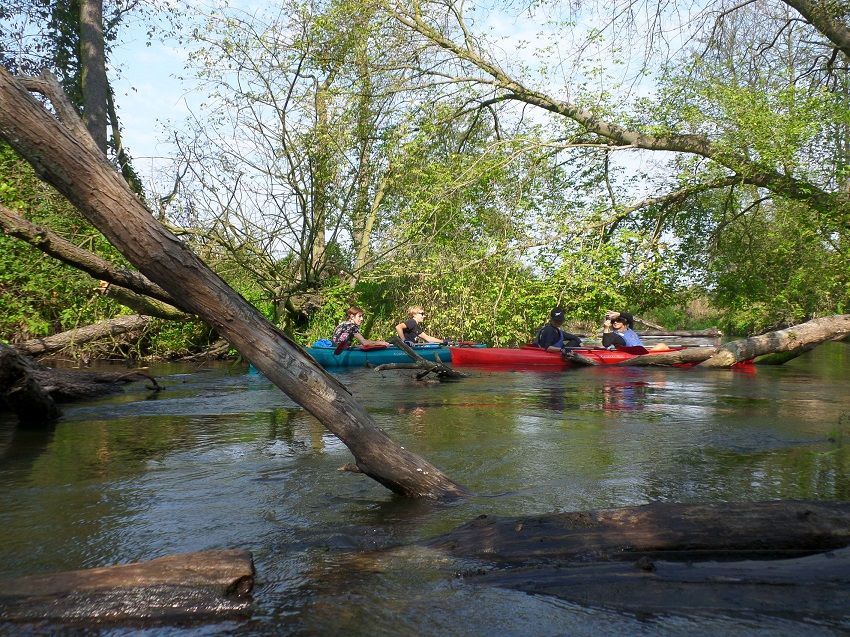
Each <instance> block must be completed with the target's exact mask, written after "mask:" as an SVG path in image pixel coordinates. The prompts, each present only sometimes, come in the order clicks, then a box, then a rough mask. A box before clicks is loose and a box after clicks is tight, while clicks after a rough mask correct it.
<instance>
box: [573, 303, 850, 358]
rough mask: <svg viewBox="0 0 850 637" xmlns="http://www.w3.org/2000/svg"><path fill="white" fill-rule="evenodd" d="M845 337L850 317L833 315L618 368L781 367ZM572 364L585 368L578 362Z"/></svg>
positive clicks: (664, 354) (673, 352)
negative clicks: (754, 362)
mask: <svg viewBox="0 0 850 637" xmlns="http://www.w3.org/2000/svg"><path fill="white" fill-rule="evenodd" d="M848 333H850V314H836V315H834V316H825V317H823V318H818V319H812V320H811V321H808V322H806V323H801V324H800V325H795V326H793V327H789V328H787V329H784V330H777V331H774V332H768V333H767V334H761V335H759V336H752V337H750V338H742V339H738V340H736V341H731V342H729V343H726V344H725V345H723V346H721V347H689V348H685V349H679V350H672V351H669V352H663V353H655V352H654V353H651V354H644V355H643V356H636V357H634V358H630V359H628V360H625V361H622V362H620V363H617V365H621V366H635V365H637V366H646V365H655V366H671V365H698V366H700V367H703V368H717V367H733V366H735V365H738V364H739V363H744V362H745V361H752V360H753V359H758V358H759V357H765V356H766V355H772V356H771V358H767V359H766V360H765V359H762V361H763V363H764V364H771V363H772V364H782V363H783V362H786V361H788V360H791V359H792V358H795V357H796V356H799V355H800V354H802V353H804V352H807V351H809V350H811V349H813V348H815V347H816V346H818V345H820V344H821V343H824V342H826V341H830V340H837V339H840V338H843V337H844V336H845V335H847V334H848ZM566 357H567V355H566V354H565V358H566ZM570 360H572V359H570ZM575 362H576V363H577V364H588V363H587V362H584V361H581V360H578V359H577V360H576V361H575Z"/></svg>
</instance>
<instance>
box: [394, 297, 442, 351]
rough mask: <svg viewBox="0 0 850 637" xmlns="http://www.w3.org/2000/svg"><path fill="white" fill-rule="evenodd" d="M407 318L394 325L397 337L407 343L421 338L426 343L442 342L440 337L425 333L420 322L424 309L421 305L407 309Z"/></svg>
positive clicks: (422, 318)
mask: <svg viewBox="0 0 850 637" xmlns="http://www.w3.org/2000/svg"><path fill="white" fill-rule="evenodd" d="M407 317H408V318H407V320H406V321H402V322H401V323H399V324H398V325H396V326H395V331H396V334H398V337H399V338H400V339H401V340H403V341H407V342H408V343H415V342H416V341H418V340H420V339H421V340H423V341H425V342H426V343H442V342H444V341H443V339H441V338H435V337H433V336H429V335H428V334H426V333H425V330H424V328H423V327H422V325H421V323H422V322H423V321H424V320H425V310H424V309H422V306H421V305H414V306H412V307H409V308H408V309H407Z"/></svg>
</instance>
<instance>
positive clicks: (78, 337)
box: [15, 314, 150, 356]
mask: <svg viewBox="0 0 850 637" xmlns="http://www.w3.org/2000/svg"><path fill="white" fill-rule="evenodd" d="M148 323H150V317H149V316H139V315H138V314H130V315H128V316H117V317H115V318H112V319H107V320H105V321H100V322H99V323H94V324H92V325H86V326H85V327H79V328H76V329H73V330H68V331H66V332H60V333H59V334H54V335H53V336H45V337H44V338H33V339H30V340H28V341H24V342H23V343H19V344H18V345H15V349H17V350H18V351H20V352H23V353H24V354H29V355H30V356H44V355H45V354H54V353H56V352H59V351H61V350H63V349H65V348H66V347H72V346H75V345H82V344H84V343H89V342H91V341H96V340H99V339H102V338H107V337H115V336H122V335H124V334H128V333H136V332H140V331H142V330H143V329H145V327H147V325H148Z"/></svg>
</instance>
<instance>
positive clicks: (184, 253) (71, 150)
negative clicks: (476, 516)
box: [0, 67, 466, 498]
mask: <svg viewBox="0 0 850 637" xmlns="http://www.w3.org/2000/svg"><path fill="white" fill-rule="evenodd" d="M30 89H31V90H37V91H39V92H41V93H43V94H44V95H46V96H47V97H48V98H49V100H50V102H51V104H52V105H53V107H54V111H55V113H56V114H57V116H58V118H59V120H57V119H56V117H54V115H53V114H52V113H50V112H49V111H48V110H46V109H45V108H44V107H43V106H42V104H41V103H39V102H38V100H36V99H35V98H34V97H33V96H32V95H30V93H29V90H30ZM60 120H61V121H60ZM0 137H2V138H3V139H5V140H6V141H7V142H8V143H9V144H10V146H12V148H14V149H15V150H16V151H17V152H18V153H19V154H20V155H21V156H22V157H23V158H24V159H26V160H27V161H28V162H29V163H30V164H31V165H32V166H33V168H34V169H35V170H36V172H37V173H38V174H39V176H40V177H41V178H42V179H44V180H45V181H47V182H48V183H50V184H51V185H53V186H54V187H55V188H56V189H57V190H58V191H59V192H60V193H62V194H63V195H65V196H66V197H67V198H68V200H69V201H71V202H72V203H73V204H74V205H76V207H77V208H78V209H79V210H80V212H81V213H82V214H83V215H84V216H85V217H86V218H87V219H88V220H89V221H90V222H91V223H92V224H93V225H94V226H95V227H96V228H98V229H99V230H100V231H101V232H103V234H104V235H105V236H106V238H107V239H108V240H109V241H110V242H111V243H112V244H113V245H114V246H115V247H116V248H118V250H119V251H120V252H121V253H122V254H123V255H124V256H125V257H126V258H127V260H128V261H129V262H130V263H131V264H133V265H134V266H135V267H136V268H138V270H139V271H140V272H141V273H142V274H143V275H145V276H146V277H147V278H148V279H149V280H151V281H153V282H154V283H155V284H157V285H159V286H161V287H162V288H163V289H164V290H165V291H166V292H167V293H168V294H169V295H170V297H171V299H173V302H174V304H175V307H177V308H178V309H180V310H183V311H184V312H187V313H190V314H196V315H197V316H198V317H199V318H201V319H202V320H204V321H205V322H206V323H207V324H209V325H210V326H212V327H213V328H214V329H215V331H216V332H217V333H218V334H219V335H220V336H221V337H223V338H226V339H227V340H228V341H230V343H231V344H232V345H233V346H234V347H235V348H236V349H237V350H238V351H239V352H240V353H241V354H242V355H243V356H244V357H245V358H246V359H247V360H249V361H250V362H251V363H253V364H254V366H255V367H256V368H257V369H259V370H260V371H261V372H263V374H264V375H265V376H266V378H268V379H269V380H270V381H272V382H273V383H274V384H275V385H277V386H278V387H279V388H281V389H282V390H283V391H284V392H285V393H286V394H287V395H289V396H290V397H291V398H292V399H293V400H295V401H296V402H297V403H298V404H300V405H302V406H303V407H304V408H305V409H306V410H307V411H309V412H310V413H311V414H313V415H314V416H315V417H316V418H317V420H319V422H321V423H322V424H323V425H324V426H325V427H326V428H327V429H328V430H329V431H331V432H333V433H334V434H335V435H336V436H337V437H338V438H339V439H340V440H341V441H342V442H343V443H344V444H345V445H346V446H347V447H348V448H349V450H350V451H351V453H352V454H353V455H354V459H355V462H356V464H357V466H358V468H359V469H360V470H361V471H362V473H364V474H365V475H368V476H370V477H372V478H373V479H375V480H376V481H378V482H379V483H381V484H382V485H384V486H385V487H387V488H389V489H391V490H393V491H394V492H396V493H400V494H403V495H407V496H413V497H430V498H444V497H457V496H462V495H465V494H466V491H465V489H463V488H462V487H461V486H460V485H458V484H456V483H455V482H453V481H452V480H451V479H449V478H448V477H447V476H446V475H444V474H443V473H442V472H441V471H440V470H439V469H437V468H436V467H435V466H434V465H432V464H431V463H429V462H427V461H426V460H425V459H423V458H421V457H419V456H417V455H416V454H414V453H411V452H410V451H408V450H407V449H405V448H404V447H402V446H401V445H399V444H398V443H396V442H395V441H394V440H392V439H391V438H390V437H389V436H388V435H387V434H386V433H385V432H384V431H383V430H381V429H380V428H379V427H377V426H376V425H375V423H374V421H373V419H372V417H371V416H370V415H369V414H368V412H366V410H365V409H364V408H363V407H362V406H361V405H360V404H359V403H358V402H357V401H356V400H355V399H354V397H353V396H352V395H351V392H350V391H349V390H348V389H347V388H346V387H344V386H343V385H342V384H341V383H340V382H339V381H338V380H337V379H335V378H333V377H332V376H331V375H330V374H328V373H326V372H325V370H323V369H322V368H321V367H320V366H319V365H318V364H317V363H316V362H315V361H314V360H313V359H312V358H311V357H310V356H309V355H308V354H306V353H305V352H304V351H303V350H302V349H301V348H300V347H299V346H298V345H297V344H296V343H294V342H293V341H292V340H291V339H290V338H289V337H287V336H286V335H285V334H284V333H283V332H282V331H281V330H279V329H277V328H276V327H275V326H274V325H272V324H271V323H269V321H268V320H266V318H265V317H264V316H263V315H262V314H261V313H260V312H259V311H258V310H257V309H256V308H255V307H253V306H252V305H251V304H250V303H248V302H247V301H246V300H245V299H244V298H242V297H241V296H240V295H239V294H237V293H236V292H235V291H234V290H233V289H232V288H230V286H228V285H227V283H225V282H224V281H223V280H222V279H221V278H220V277H219V276H218V275H216V274H215V273H214V272H213V271H212V270H210V268H209V267H207V265H206V264H205V263H204V262H203V261H202V260H201V259H200V258H198V257H197V255H195V254H194V253H193V252H192V251H191V250H190V249H189V248H188V247H187V246H186V245H185V244H183V243H182V242H181V241H180V240H179V239H178V238H177V237H175V236H174V235H173V234H172V233H171V232H169V231H168V230H166V229H165V228H164V227H163V226H162V224H160V223H159V222H158V221H157V220H156V217H155V216H154V215H153V214H152V213H151V211H150V210H148V209H147V208H146V207H145V206H144V204H143V203H142V202H141V201H140V200H139V198H138V197H136V195H135V194H134V193H133V192H132V191H131V190H130V189H129V188H128V187H127V183H126V181H124V179H123V178H122V177H121V175H119V174H118V173H117V172H116V171H115V170H114V168H113V167H112V166H111V165H110V164H109V163H108V162H107V160H106V158H105V157H104V156H103V154H102V153H100V151H99V150H98V149H97V147H96V145H95V144H94V143H93V142H92V140H91V137H90V136H88V134H87V132H86V131H85V126H83V125H82V122H81V121H80V119H79V117H78V116H77V114H76V112H75V111H74V109H73V108H72V107H71V106H70V104H69V102H68V100H67V98H65V96H64V94H63V93H62V91H61V88H60V87H59V83H58V82H57V81H56V78H55V77H53V76H51V75H49V74H44V75H43V76H42V77H41V78H40V79H37V80H36V79H34V78H29V79H24V80H18V79H16V78H14V77H12V76H11V75H10V74H9V73H8V72H7V71H6V70H5V69H3V68H1V67H0Z"/></svg>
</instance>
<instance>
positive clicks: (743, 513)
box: [425, 500, 850, 565]
mask: <svg viewBox="0 0 850 637" xmlns="http://www.w3.org/2000/svg"><path fill="white" fill-rule="evenodd" d="M848 545H850V503H846V502H808V501H793V500H789V501H771V502H741V503H721V504H671V503H655V504H648V505H644V506H637V507H625V508H622V509H607V510H598V511H584V512H579V513H556V514H549V515H540V516H535V517H524V518H499V517H490V516H481V517H479V518H477V519H475V520H473V521H471V522H468V523H467V524H464V525H462V526H460V527H458V528H456V529H454V530H453V531H450V532H448V533H446V534H444V535H441V536H438V537H436V538H434V539H432V540H430V541H427V542H425V546H427V547H429V548H433V549H439V550H443V551H446V552H448V553H450V554H452V555H455V556H458V557H462V558H466V559H469V558H475V559H480V560H485V561H487V562H494V563H498V564H514V565H528V564H532V563H541V562H546V563H549V564H559V563H568V562H580V561H609V560H615V561H616V560H636V559H638V558H640V557H648V558H653V559H680V560H691V561H693V560H710V559H724V558H725V559H729V558H730V557H732V556H734V557H736V558H737V559H745V558H754V557H760V558H778V557H794V556H801V555H807V554H811V553H816V552H822V551H829V550H834V549H839V548H843V547H845V546H848Z"/></svg>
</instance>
